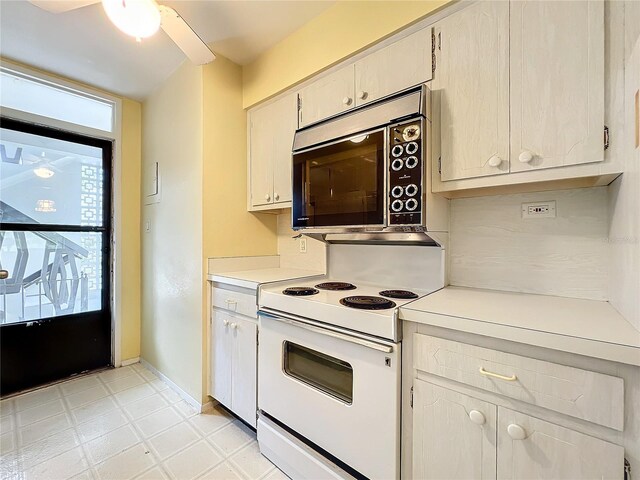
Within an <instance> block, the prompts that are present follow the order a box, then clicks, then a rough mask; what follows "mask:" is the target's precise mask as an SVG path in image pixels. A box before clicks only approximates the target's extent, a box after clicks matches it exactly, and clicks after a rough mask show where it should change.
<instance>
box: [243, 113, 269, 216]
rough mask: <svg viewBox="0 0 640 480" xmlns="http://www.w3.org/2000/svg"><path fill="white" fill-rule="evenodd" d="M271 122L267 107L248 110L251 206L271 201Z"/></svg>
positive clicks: (267, 203) (266, 203)
mask: <svg viewBox="0 0 640 480" xmlns="http://www.w3.org/2000/svg"><path fill="white" fill-rule="evenodd" d="M273 123H274V119H273V118H272V117H271V112H270V110H269V108H266V107H263V108H256V109H254V110H251V111H250V112H249V170H250V172H249V179H250V191H251V206H252V207H258V206H261V205H269V204H271V203H273V151H274V138H273V135H272V134H273Z"/></svg>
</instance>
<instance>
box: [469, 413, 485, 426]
mask: <svg viewBox="0 0 640 480" xmlns="http://www.w3.org/2000/svg"><path fill="white" fill-rule="evenodd" d="M469 418H470V419H471V421H472V422H473V423H475V424H476V425H484V424H485V422H486V421H487V419H486V418H484V414H483V413H482V412H479V411H478V410H471V411H470V412H469Z"/></svg>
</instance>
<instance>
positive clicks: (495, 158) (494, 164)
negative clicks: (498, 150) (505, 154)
mask: <svg viewBox="0 0 640 480" xmlns="http://www.w3.org/2000/svg"><path fill="white" fill-rule="evenodd" d="M501 163H502V159H501V158H500V157H499V156H497V155H494V156H493V157H491V158H490V159H489V165H490V166H492V167H499V166H500V164H501Z"/></svg>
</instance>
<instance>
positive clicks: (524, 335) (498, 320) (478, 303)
mask: <svg viewBox="0 0 640 480" xmlns="http://www.w3.org/2000/svg"><path fill="white" fill-rule="evenodd" d="M400 318H401V319H403V320H407V321H411V322H416V323H423V324H427V325H433V326H437V327H444V328H449V329H453V330H459V331H463V332H468V333H475V334H478V335H484V336H490V337H495V338H502V339H505V340H511V341H514V342H521V343H527V344H531V345H537V346H540V347H545V348H551V349H555V350H562V351H566V352H571V353H577V354H581V355H587V356H590V357H596V358H603V359H605V360H611V361H616V362H622V363H627V364H631V365H639V366H640V331H638V330H636V329H635V328H634V327H633V325H631V324H630V323H629V322H628V321H627V320H626V319H625V318H624V317H623V316H622V315H620V313H618V311H617V310H616V309H615V308H613V307H612V306H611V304H609V303H608V302H602V301H597V300H582V299H575V298H564V297H553V296H547V295H532V294H524V293H516V292H501V291H496V290H482V289H477V288H464V287H446V288H443V289H442V290H439V291H437V292H434V293H432V294H431V295H428V296H426V297H422V298H420V299H418V300H416V301H414V302H411V303H409V304H408V305H405V306H404V307H402V308H401V309H400Z"/></svg>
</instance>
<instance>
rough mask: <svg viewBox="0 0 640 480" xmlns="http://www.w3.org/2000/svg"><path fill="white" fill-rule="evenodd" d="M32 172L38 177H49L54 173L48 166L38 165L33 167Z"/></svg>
mask: <svg viewBox="0 0 640 480" xmlns="http://www.w3.org/2000/svg"><path fill="white" fill-rule="evenodd" d="M33 173H35V174H36V175H37V176H39V177H40V178H51V177H53V175H54V173H55V172H54V171H53V170H51V169H50V168H49V167H38V168H34V169H33Z"/></svg>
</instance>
